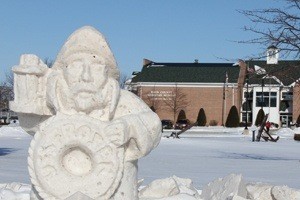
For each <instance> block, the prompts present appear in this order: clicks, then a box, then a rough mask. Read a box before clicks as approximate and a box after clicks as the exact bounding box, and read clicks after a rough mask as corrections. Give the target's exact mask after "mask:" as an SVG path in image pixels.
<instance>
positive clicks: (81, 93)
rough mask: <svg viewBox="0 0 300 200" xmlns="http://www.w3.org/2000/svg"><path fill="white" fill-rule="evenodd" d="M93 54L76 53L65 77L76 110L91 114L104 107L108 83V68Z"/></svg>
mask: <svg viewBox="0 0 300 200" xmlns="http://www.w3.org/2000/svg"><path fill="white" fill-rule="evenodd" d="M101 63H103V62H102V59H101V58H100V57H99V56H97V55H93V54H88V53H76V54H73V55H71V56H69V57H68V58H67V60H66V65H65V66H64V67H63V75H64V78H65V80H66V82H67V85H68V86H69V90H70V94H71V98H72V100H73V101H74V103H75V109H76V110H77V111H82V112H85V113H89V112H91V111H93V110H95V109H101V108H103V107H104V106H105V105H104V97H103V96H104V94H103V90H102V89H103V86H104V85H105V83H107V76H108V75H107V67H106V66H105V65H102V64H101Z"/></svg>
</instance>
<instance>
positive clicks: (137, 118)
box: [115, 91, 161, 160]
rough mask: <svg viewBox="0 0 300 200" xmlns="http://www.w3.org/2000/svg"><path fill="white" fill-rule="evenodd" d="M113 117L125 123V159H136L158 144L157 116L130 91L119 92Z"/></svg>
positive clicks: (158, 125) (159, 136)
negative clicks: (126, 139) (126, 132)
mask: <svg viewBox="0 0 300 200" xmlns="http://www.w3.org/2000/svg"><path fill="white" fill-rule="evenodd" d="M115 117H117V118H118V117H119V119H122V120H124V121H126V123H127V127H128V128H127V129H128V136H127V138H128V142H127V144H126V157H125V158H126V160H137V159H139V158H140V157H143V156H145V155H147V154H148V153H149V152H150V151H151V150H152V149H153V148H155V147H156V146H157V145H158V143H159V141H160V139H161V122H160V119H159V117H158V116H157V115H156V114H155V113H154V112H152V111H151V109H150V108H149V107H148V106H147V105H146V104H145V103H144V102H143V101H142V100H141V99H139V98H138V97H137V96H135V95H134V94H132V93H131V92H128V91H122V92H121V97H120V101H119V104H118V108H117V110H116V115H115Z"/></svg>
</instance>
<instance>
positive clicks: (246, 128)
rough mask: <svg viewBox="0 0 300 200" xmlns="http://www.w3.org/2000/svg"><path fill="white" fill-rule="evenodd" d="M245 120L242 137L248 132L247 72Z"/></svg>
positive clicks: (247, 76) (247, 78)
mask: <svg viewBox="0 0 300 200" xmlns="http://www.w3.org/2000/svg"><path fill="white" fill-rule="evenodd" d="M246 84H247V85H246V120H245V129H244V131H243V134H244V135H248V134H249V130H248V98H249V86H248V85H249V74H248V72H247V73H246Z"/></svg>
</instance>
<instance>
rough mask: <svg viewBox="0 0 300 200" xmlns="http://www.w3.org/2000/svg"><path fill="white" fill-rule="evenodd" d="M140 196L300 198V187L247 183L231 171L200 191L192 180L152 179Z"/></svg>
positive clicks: (165, 199) (174, 199)
mask: <svg viewBox="0 0 300 200" xmlns="http://www.w3.org/2000/svg"><path fill="white" fill-rule="evenodd" d="M200 193H201V194H200ZM139 198H140V200H158V199H160V200H223V199H224V200H247V199H248V200H258V199H260V200H297V199H298V200H299V199H300V190H295V189H292V188H289V187H287V186H272V185H267V184H262V183H247V184H246V183H245V181H244V179H243V177H242V175H236V174H230V175H228V176H226V177H224V178H219V179H217V180H214V181H213V182H211V183H209V184H208V185H206V186H205V187H204V188H203V190H202V192H201V191H199V193H198V191H197V190H196V189H195V187H194V186H193V184H192V181H191V180H190V179H182V178H178V177H176V176H173V177H170V178H166V179H158V180H155V181H153V182H151V183H150V184H149V185H148V186H146V187H144V188H142V189H141V190H140V192H139Z"/></svg>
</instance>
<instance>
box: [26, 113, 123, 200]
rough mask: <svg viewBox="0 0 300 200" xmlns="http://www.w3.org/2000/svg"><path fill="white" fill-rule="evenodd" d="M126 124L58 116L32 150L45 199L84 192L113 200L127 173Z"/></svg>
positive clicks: (34, 177)
mask: <svg viewBox="0 0 300 200" xmlns="http://www.w3.org/2000/svg"><path fill="white" fill-rule="evenodd" d="M124 143H125V141H124V125H123V124H122V123H121V122H120V123H114V124H110V123H109V122H106V123H104V122H99V121H97V120H94V119H91V118H89V117H86V116H72V117H69V118H67V119H66V118H64V117H56V119H54V120H53V121H52V122H51V123H49V125H48V126H46V127H45V128H44V129H42V131H39V132H37V133H36V134H35V136H34V139H33V140H32V142H31V145H30V148H29V158H28V164H29V173H30V177H31V182H32V184H33V185H34V187H35V188H36V190H37V191H38V193H39V195H40V196H41V197H42V198H43V199H44V200H57V199H66V198H68V197H70V196H72V195H73V194H75V193H76V192H81V193H83V194H85V195H87V196H89V197H90V198H92V199H109V198H110V197H111V196H112V194H113V193H114V192H115V190H116V188H117V187H118V185H119V182H120V180H121V178H122V174H123V168H124V166H123V163H124V145H123V144H124Z"/></svg>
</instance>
